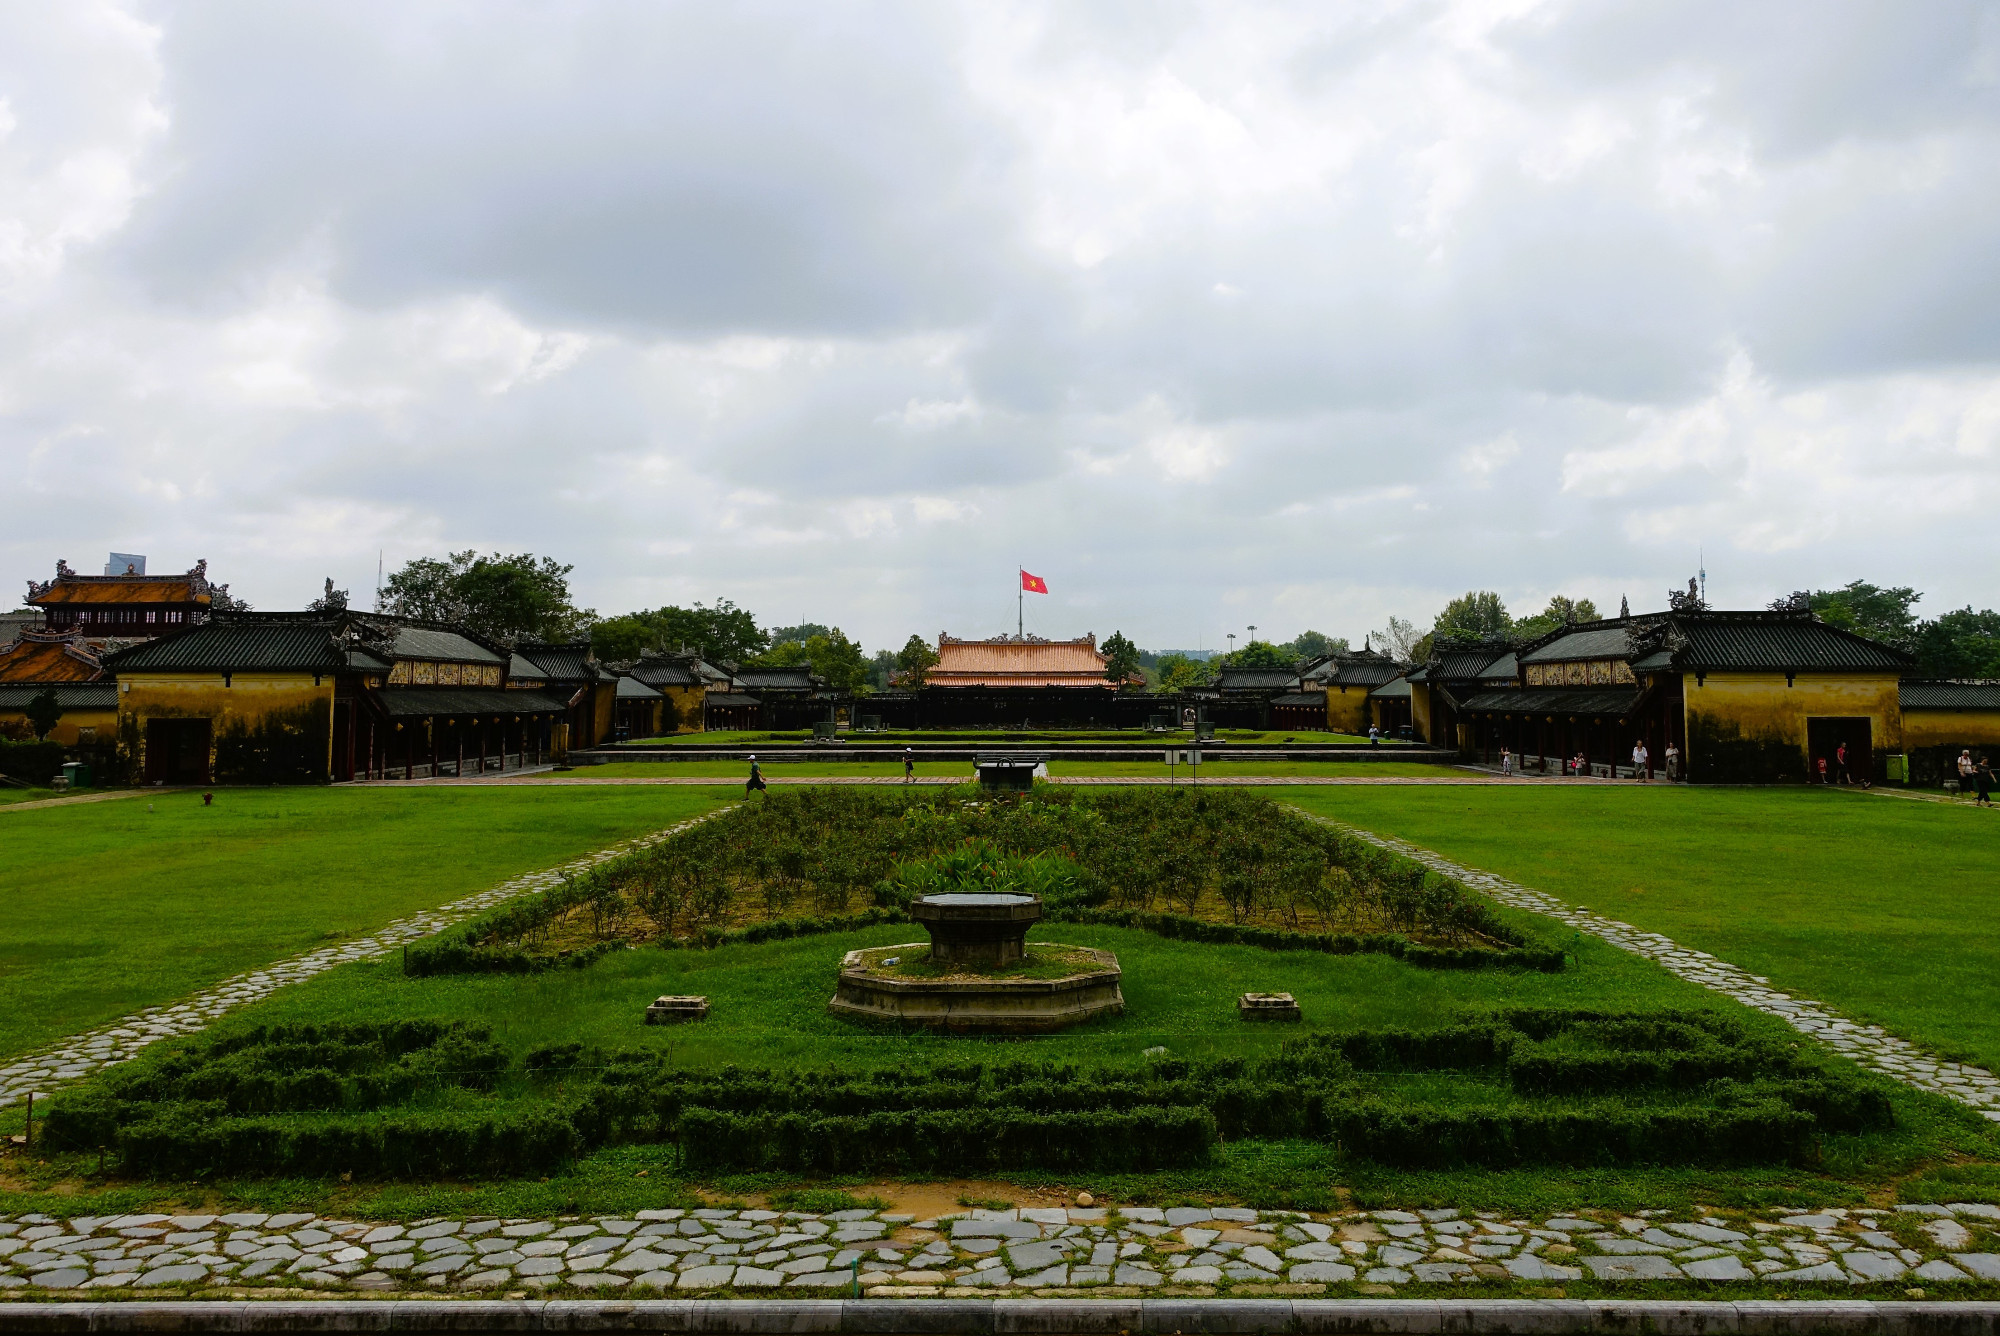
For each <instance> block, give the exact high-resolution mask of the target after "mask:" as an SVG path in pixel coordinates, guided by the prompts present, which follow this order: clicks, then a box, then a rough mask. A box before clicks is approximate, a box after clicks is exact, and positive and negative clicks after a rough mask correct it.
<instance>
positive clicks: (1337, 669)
mask: <svg viewBox="0 0 2000 1336" xmlns="http://www.w3.org/2000/svg"><path fill="white" fill-rule="evenodd" d="M1402 675H1403V665H1401V664H1399V663H1397V662H1396V661H1395V660H1394V659H1392V658H1390V657H1389V656H1388V655H1386V654H1382V653H1378V652H1377V651H1375V650H1372V649H1366V648H1364V649H1358V650H1337V651H1335V652H1334V653H1332V654H1327V655H1323V656H1321V657H1320V658H1318V659H1316V660H1313V661H1311V662H1309V663H1307V665H1306V666H1305V668H1304V669H1303V670H1302V671H1301V672H1300V673H1299V689H1300V690H1301V691H1302V692H1308V693H1309V692H1314V691H1318V692H1322V693H1324V695H1325V705H1326V712H1325V713H1326V722H1325V723H1324V724H1323V725H1321V727H1324V728H1327V729H1330V730H1331V731H1333V732H1335V733H1352V734H1361V733H1366V732H1367V731H1368V725H1369V724H1371V723H1375V722H1377V721H1376V720H1375V718H1374V708H1373V704H1372V702H1371V695H1372V693H1373V692H1375V691H1376V690H1378V689H1380V688H1382V687H1385V686H1387V685H1388V684H1389V683H1391V682H1394V681H1395V680H1397V679H1398V678H1400V677H1401V676H1402ZM1399 722H1400V721H1399Z"/></svg>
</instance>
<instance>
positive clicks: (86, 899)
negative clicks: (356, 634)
mask: <svg viewBox="0 0 2000 1336" xmlns="http://www.w3.org/2000/svg"><path fill="white" fill-rule="evenodd" d="M728 796H729V795H728V791H727V790H724V789H686V788H671V789H599V790H595V791H593V792H592V793H591V794H590V798H589V801H578V795H576V794H568V793H563V792H561V791H560V790H556V789H549V788H520V789H509V788H501V787H480V788H463V789H460V788H437V789H307V788H290V789H225V790H221V791H220V792H219V793H218V794H217V797H216V800H215V805H214V806H213V807H207V808H204V807H203V806H202V805H201V798H200V796H199V795H198V794H193V793H171V794H161V795H159V796H157V797H145V796H140V797H133V798H125V799H120V800H118V801H116V802H103V803H79V804H76V805H74V806H66V807H50V808H43V809H40V810H37V811H32V812H16V813H13V814H10V815H8V816H6V817H5V818H4V821H5V823H6V824H5V825H4V826H0V835H4V837H5V839H6V842H7V848H8V849H9V850H10V851H11V853H10V856H9V857H7V858H4V859H0V905H5V906H6V911H5V913H0V1057H5V1056H8V1055H11V1054H15V1053H18V1052H21V1051H23V1050H25V1049H29V1048H33V1047H36V1046H38V1045H40V1044H43V1043H46V1042H48V1041H50V1040H53V1039H56V1038H59V1037H61V1036H63V1035H67V1034H73V1033H75V1032H77V1031H79V1030H84V1029H88V1028H89V1027H91V1026H94V1025H99V1024H102V1023H104V1022H106V1021H109V1020H111V1019H113V1018H115V1017H118V1016H122V1015H125V1014H126V1013H127V1012H130V1011H133V1010H135V1009H137V1008H139V1007H144V1006H150V1005H153V1004H155V1003H161V1002H167V1001H171V1000H173V999H176V998H179V997H182V996H184V995H185V994H187V993H189V992H192V991H194V990H195V989H198V988H200V987H202V986H203V985H205V984H209V983H213V982H215V981H216V980H218V979H222V978H226V977H228V976H229V975H231V974H234V973H236V972H238V971H240V970H244V969H249V968H253V967H255V966H258V965H263V964H267V963H269V962H271V961H274V960H278V959H281V958H283V957H285V956H288V955H292V954H294V953H296V952H300V951H304V950H308V949H310V948H312V947H314V946H317V945H320V944H322V943H325V942H328V941H333V940H337V939H339V938H343V937H350V936H354V935H356V934H359V933H362V932H365V931H367V930H369V929H371V928H375V927H378V926H380V925H381V924H384V923H386V922H388V921H390V920H391V919H394V918H397V917H399V916H401V915H404V914H408V913H411V912H413V911H415V910H419V909H425V908H428V907H430V906H433V905H439V904H443V903H445V902H446V901H449V900H453V899H456V898H458V897H459V896H462V895H467V894H470V893H471V892H473V891H477V890H480V889H483V888H484V887H487V886H491V885H493V884H494V883H495V882H498V881H504V880H505V879H506V878H508V877H510V876H513V875H515V874H517V873H520V872H525V871H529V870H531V869H534V868H538V867H546V866H549V865H551V864H554V863H559V862H562V861H564V860H566V859H568V858H571V857H574V856H576V855H578V854H581V853H585V852H588V851H589V850H592V849H598V848H602V847H604V846H605V845H608V844H612V843H614V842H616V841H618V840H621V839H626V838H629V837H631V836H634V835H638V834H642V833H644V832H646V831H650V830H657V829H659V828H660V827H662V826H667V825H671V824H673V823H674V822H676V821H679V820H681V819H682V818H684V817H687V816H691V815H694V814H695V813H698V812H702V811H706V810H708V809H709V808H711V807H713V806H714V805H715V804H716V803H717V802H718V801H720V800H722V799H726V798H727V797H728Z"/></svg>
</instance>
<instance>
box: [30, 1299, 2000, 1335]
mask: <svg viewBox="0 0 2000 1336" xmlns="http://www.w3.org/2000/svg"><path fill="white" fill-rule="evenodd" d="M0 1331H7V1332H24V1333H36V1334H38V1336H39V1334H40V1333H49V1334H50V1336H57V1334H58V1333H60V1334H61V1336H68V1334H69V1333H78V1332H103V1333H155V1332H162V1331H174V1332H181V1333H186V1336H209V1334H210V1333H217V1334H219V1333H235V1332H279V1331H282V1332H290V1333H304V1334H311V1333H347V1332H386V1331H407V1332H453V1333H457V1332H480V1333H496V1334H499V1333H516V1332H520V1333H541V1332H573V1333H593V1332H657V1333H670V1334H672V1336H684V1334H685V1336H693V1334H694V1333H741V1336H834V1334H835V1333H841V1334H843V1336H1114V1333H1115V1334H1116V1336H1126V1333H1143V1336H1169V1333H1172V1336H1183V1334H1184V1333H1185V1334H1186V1336H1193V1333H1198V1332H1199V1333H1213V1334H1214V1336H1252V1333H1265V1332H1285V1331H1290V1332H1297V1333H1300V1334H1301V1336H1359V1334H1361V1333H1370V1334H1372V1336H1444V1334H1445V1333H1467V1334H1468V1336H1470V1334H1471V1333H1503V1332H1505V1333H1526V1334H1531V1336H1544V1334H1545V1336H1626V1334H1628V1333H1632V1332H1649V1333H1656V1334H1657V1336H1780V1334H1781V1333H1782V1334H1783V1336H1810V1334H1814V1333H1824V1336H2000V1304H1993V1303H1907V1302H1897V1303H1872V1302H1811V1301H1807V1302H1798V1303H1758V1302H1747V1303H1746V1302H1735V1303H1731V1302H1694V1303H1687V1302H1674V1301H1671V1300H1667V1301H1661V1300H1598V1301H1577V1300H1562V1299H1542V1300H1534V1299H1526V1300H1524V1299H1490V1300H1466V1301H1454V1300H1450V1299H1434V1300H1416V1301H1411V1300H1367V1299H1359V1300H1354V1299H1350V1300H1325V1299H1269V1300H1240V1299H1184V1300H1142V1301H1136V1302H1129V1303H1128V1302H1119V1301H1105V1300H1087V1299H1086V1300H1060V1299H1051V1300H1025V1301H1024V1300H1014V1299H1000V1300H962V1299H961V1300H915V1301H911V1302H909V1303H904V1304H884V1303H876V1302H872V1301H869V1300H866V1299H862V1300H851V1299H850V1300H839V1299H827V1300H817V1301H813V1300H807V1301H797V1300H774V1299H751V1300H671V1299H670V1300H653V1301H639V1302H634V1303H615V1304H612V1303H594V1302H590V1301H577V1300H560V1299H555V1300H549V1299H542V1300H528V1301H521V1302H514V1303H494V1302H482V1301H452V1302H429V1303H420V1302H408V1301H403V1302H398V1301H376V1302H366V1303H325V1302H317V1303H316V1302H264V1303H243V1302H216V1303H201V1304H188V1303H61V1304H8V1303H0Z"/></svg>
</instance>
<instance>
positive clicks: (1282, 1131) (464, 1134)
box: [46, 1009, 1893, 1179]
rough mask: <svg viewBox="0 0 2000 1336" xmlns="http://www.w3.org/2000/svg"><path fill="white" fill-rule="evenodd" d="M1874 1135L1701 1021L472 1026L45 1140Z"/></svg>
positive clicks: (804, 1146)
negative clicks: (503, 1036)
mask: <svg viewBox="0 0 2000 1336" xmlns="http://www.w3.org/2000/svg"><path fill="white" fill-rule="evenodd" d="M1892 1123H1893V1115H1892V1111H1891V1108H1890V1105H1889V1102H1888V1100H1887V1099H1886V1098H1885V1097H1884V1096H1883V1095H1882V1093H1881V1092H1880V1090H1879V1089H1878V1088H1877V1087H1875V1086H1874V1085H1872V1084H1870V1083H1868V1082H1867V1081H1864V1080H1862V1079H1859V1078H1858V1077H1856V1076H1855V1075H1853V1074H1851V1073H1848V1074H1844V1075H1843V1074H1840V1073H1839V1072H1837V1071H1836V1070H1835V1069H1831V1068H1821V1067H1819V1066H1816V1065H1814V1064H1812V1063H1811V1062H1808V1061H1805V1060H1803V1059H1801V1058H1800V1057H1799V1056H1798V1055H1797V1053H1796V1052H1795V1051H1793V1050H1791V1049H1789V1048H1787V1047H1785V1046H1783V1045H1782V1044H1779V1043H1777V1042H1775V1041H1769V1040H1764V1039H1760V1038H1756V1037H1754V1036H1752V1035H1750V1034H1749V1033H1747V1032H1746V1031H1744V1030H1742V1029H1740V1028H1739V1027H1738V1026H1736V1025H1735V1024H1734V1023H1733V1022H1730V1021H1727V1020H1724V1019H1722V1018H1719V1017H1717V1016H1715V1015H1712V1014H1709V1013H1701V1012H1653V1013H1618V1012H1600V1011H1586V1010H1564V1009H1516V1010H1511V1011H1503V1012H1498V1013H1494V1014H1489V1015H1480V1016H1473V1017H1468V1018H1466V1019H1465V1020H1463V1021H1461V1022H1458V1023H1456V1024H1452V1025H1447V1026H1442V1027H1437V1028H1433V1029H1429V1030H1372V1031H1366V1030H1356V1031H1345V1032H1338V1033H1326V1034H1319V1035H1313V1036H1309V1037H1307V1038H1305V1039H1301V1040H1295V1041H1292V1042H1288V1043H1286V1044H1285V1045H1284V1046H1283V1047H1282V1048H1280V1049H1279V1050H1278V1051H1277V1052H1276V1053H1274V1054H1271V1055H1268V1056H1265V1057H1261V1058H1254V1059H1252V1058H1227V1059H1212V1060H1205V1061H1191V1060H1186V1059H1176V1058H1171V1057H1163V1058H1158V1059H1155V1060H1151V1061H1147V1062H1144V1063H1141V1064H1137V1065H1126V1066H1093V1067H1084V1066H1081V1065H1078V1064H1075V1063H1065V1062H1050V1061H1032V1060H1009V1061H1002V1062H952V1061H913V1062H904V1063H903V1064H901V1065H898V1066H894V1067H887V1068H875V1069H856V1068H843V1069H820V1070H806V1069H791V1070H786V1069H756V1068H739V1067H734V1066H729V1067H722V1068H718V1069H709V1070H693V1071H691V1070H687V1069H685V1068H681V1067H676V1066H674V1065H673V1064H672V1061H671V1058H670V1057H669V1056H668V1055H666V1054H662V1053H661V1052H659V1051H656V1050H654V1051H619V1052H611V1053H603V1052H598V1051H594V1050H591V1049H588V1048H586V1047H585V1046H583V1045H580V1044H574V1043H572V1044H564V1045H557V1046H551V1047H544V1048H541V1049H537V1050H534V1051H532V1052H530V1053H528V1054H527V1055H526V1057H525V1059H524V1060H523V1062H522V1063H521V1064H520V1068H519V1069H518V1070H514V1069H512V1068H511V1067H510V1066H509V1064H507V1063H506V1061H505V1060H504V1058H503V1057H502V1056H501V1055H500V1053H499V1051H498V1050H497V1049H496V1048H495V1047H494V1046H493V1044H492V1041H491V1039H490V1038H489V1037H488V1036H487V1035H486V1034H485V1033H484V1032H483V1031H482V1030H480V1029H478V1028H476V1027H468V1026H462V1025H452V1026H446V1025H439V1024H433V1023H422V1022H408V1023H401V1024H397V1025H385V1026H374V1027H369V1026H345V1027H311V1026H292V1027H279V1028H272V1029H268V1030H257V1031H252V1032H250V1033H249V1034H248V1035H243V1036H236V1037H234V1038H229V1039H216V1040H210V1041H207V1042H205V1043H200V1044H197V1045H194V1046H192V1047H190V1048H188V1049H185V1050H183V1051H181V1052H179V1053H175V1054H172V1055H168V1056H166V1057H165V1058H163V1059H161V1060H156V1061H147V1062H144V1063H141V1064H135V1066H134V1067H131V1068H127V1069H122V1070H120V1071H117V1072H114V1073H111V1074H109V1075H107V1076H105V1077H103V1078H100V1079H99V1080H97V1081H96V1082H93V1083H91V1084H90V1085H87V1086H84V1087H81V1088H79V1089H77V1090H74V1091H71V1092H66V1093H64V1094H63V1095H61V1096H59V1097H58V1098H57V1100H56V1101H55V1103H54V1106H53V1108H52V1110H51V1112H50V1115H49V1120H48V1123H47V1125H46V1135H47V1137H48V1140H49V1144H50V1145H51V1146H52V1147H56V1148H64V1149H70V1150H81V1151H89V1150H94V1149H97V1148H100V1147H103V1148H108V1149H113V1150H115V1151H116V1153H117V1155H118V1159H119V1163H120V1166H121V1168H122V1169H123V1171H125V1172H127V1173H134V1174H141V1175H149V1176H167V1177H202V1176H209V1175H217V1174H242V1175H256V1176H280V1175H304V1176H325V1175H333V1174H343V1173H345V1174H353V1175H357V1176H361V1177H372V1178H417V1179H430V1178H437V1177H443V1176H451V1175H475V1176H483V1175H498V1176H504V1175H518V1174H527V1173H535V1172H545V1171H547V1170H548V1169H549V1168H550V1167H551V1166H554V1165H559V1164H561V1163H564V1162H566V1161H567V1160H569V1159H571V1158H573V1157H575V1156H578V1155H581V1154H584V1153H587V1152H589V1151H592V1150H595V1149H597V1148H601V1147H605V1146H611V1145H619V1144H661V1143H665V1144H670V1145H674V1146H677V1147H678V1148H679V1152H680V1161H681V1165H682V1168H683V1169H684V1170H686V1171H688V1172H696V1173H708V1172H719V1171H739V1170H740V1171H784V1172H804V1173H846V1172H865V1173H878V1172H897V1173H966V1172H974V1171H988V1170H1003V1169H1017V1168H1034V1169H1042V1170H1048V1171H1053V1172H1075V1171H1083V1170H1092V1171H1096V1172H1105V1173H1111V1172H1118V1173H1128V1172H1131V1173H1136V1172H1151V1171H1155V1170H1163V1169H1172V1168H1177V1167H1191V1166H1200V1165H1203V1164H1206V1163H1207V1162H1208V1161H1209V1160H1210V1159H1211V1157H1212V1156H1213V1155H1214V1153H1215V1149H1216V1147H1217V1145H1218V1144H1220V1143H1221V1142H1223V1141H1239V1140H1261V1141H1270V1140H1288V1139H1291V1140H1296V1139H1303V1140H1309V1141H1317V1142H1322V1143H1327V1144H1330V1145H1331V1146H1333V1147H1335V1148H1337V1150H1338V1151H1339V1152H1340V1153H1341V1154H1342V1155H1344V1156H1346V1157H1349V1158H1352V1159H1356V1160H1364V1161H1371V1162H1376V1163H1382V1164H1390V1165H1400V1166H1412V1167H1462V1166H1486V1167H1509V1166H1517V1165H1609V1164H1632V1163H1651V1164H1667V1165H1735V1164H1803V1163H1811V1162H1813V1160H1814V1159H1815V1158H1816V1157H1817V1155H1818V1154H1819V1153H1820V1148H1821V1146H1822V1144H1823V1142H1824V1140H1825V1138H1826V1137H1828V1136H1839V1135H1845V1134H1849V1133H1865V1132H1873V1131H1879V1130H1882V1129H1884V1128H1887V1127H1889V1126H1891V1125H1892Z"/></svg>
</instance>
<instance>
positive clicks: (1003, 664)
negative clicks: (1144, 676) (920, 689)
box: [924, 632, 1141, 691]
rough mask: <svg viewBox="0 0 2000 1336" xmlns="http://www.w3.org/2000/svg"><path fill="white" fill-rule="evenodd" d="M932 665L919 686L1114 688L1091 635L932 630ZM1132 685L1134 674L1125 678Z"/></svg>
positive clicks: (1103, 689)
mask: <svg viewBox="0 0 2000 1336" xmlns="http://www.w3.org/2000/svg"><path fill="white" fill-rule="evenodd" d="M937 653H938V661H937V666H936V667H934V668H932V669H931V670H930V671H929V672H927V673H925V674H924V685H925V686H928V687H936V688H948V687H952V688H956V687H1068V688H1075V689H1079V690H1091V691H1116V690H1117V689H1118V687H1119V686H1120V685H1121V684H1120V683H1117V682H1113V681H1111V680H1110V679H1109V678H1108V677H1106V676H1105V668H1106V666H1107V664H1108V660H1106V658H1105V657H1104V656H1103V655H1102V654H1100V653H1098V652H1097V636H1096V634H1095V633H1094V632H1093V633H1092V634H1089V635H1086V636H1083V637H1082V638H1081V639H1077V640H1044V639H1042V638H1041V637H1040V636H995V637H994V638H993V639H991V640H960V639H959V638H958V637H956V636H953V635H948V634H945V633H943V632H940V633H939V634H938V645H937ZM1131 680H1132V681H1133V682H1134V683H1138V682H1140V681H1141V679H1139V678H1136V677H1135V678H1132V679H1131Z"/></svg>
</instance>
